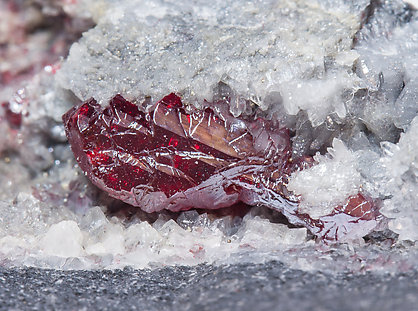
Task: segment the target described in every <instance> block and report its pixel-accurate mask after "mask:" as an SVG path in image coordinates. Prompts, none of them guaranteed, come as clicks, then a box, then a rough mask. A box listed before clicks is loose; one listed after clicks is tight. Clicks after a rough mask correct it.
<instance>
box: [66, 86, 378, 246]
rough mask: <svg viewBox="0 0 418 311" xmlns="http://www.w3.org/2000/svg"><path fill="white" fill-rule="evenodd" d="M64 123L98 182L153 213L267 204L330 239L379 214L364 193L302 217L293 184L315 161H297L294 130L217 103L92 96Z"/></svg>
mask: <svg viewBox="0 0 418 311" xmlns="http://www.w3.org/2000/svg"><path fill="white" fill-rule="evenodd" d="M63 120H64V124H65V128H66V133H67V137H68V140H69V142H70V144H71V148H72V150H73V153H74V154H75V156H76V159H77V162H78V163H79V165H80V167H81V169H82V170H83V171H84V172H85V174H86V175H87V176H88V177H89V178H90V180H91V181H92V182H93V183H94V184H95V185H96V186H98V187H99V188H101V189H102V190H104V191H106V192H107V193H109V194H110V195H111V196H113V197H115V198H118V199H120V200H122V201H124V202H127V203H129V204H131V205H134V206H138V207H140V208H142V209H143V210H145V211H147V212H154V211H160V210H162V209H168V210H171V211H180V210H187V209H191V208H202V209H219V208H223V207H228V206H232V205H233V204H235V203H237V202H244V203H246V204H250V205H256V204H265V205H267V206H269V207H271V208H273V209H277V210H279V211H280V212H282V213H283V214H284V215H285V216H286V217H287V218H288V219H289V221H290V222H291V223H294V224H301V225H305V226H306V227H308V228H309V229H310V230H311V231H312V232H313V233H314V234H316V235H318V236H322V237H324V238H328V239H338V238H339V236H338V234H339V233H338V230H339V228H340V226H341V225H345V223H346V222H347V221H348V222H350V221H353V222H362V221H364V222H367V221H369V220H371V219H374V218H375V216H376V215H375V214H373V213H372V210H373V209H372V206H373V204H372V202H371V201H370V200H367V199H366V198H364V197H363V196H362V195H360V194H359V195H358V196H357V197H353V198H350V199H349V200H348V201H347V204H346V205H345V206H341V207H337V208H336V209H335V210H334V213H333V214H332V215H329V216H327V217H329V218H326V217H324V218H321V219H317V220H313V219H311V218H310V217H309V216H308V215H300V214H298V212H297V200H298V198H297V197H295V196H294V195H292V194H291V193H289V192H288V191H287V189H286V183H287V180H288V177H289V175H290V174H291V173H292V172H294V171H295V170H299V169H303V168H304V167H306V166H310V165H312V162H313V160H312V158H311V157H305V158H304V159H300V160H298V161H293V160H292V158H291V140H290V136H289V132H288V130H287V129H286V128H283V127H280V126H279V125H278V124H273V123H272V122H269V121H266V120H261V119H258V120H255V121H251V122H250V121H245V120H239V119H235V118H233V117H232V115H229V114H224V115H221V114H217V113H215V112H214V111H213V110H212V109H209V108H208V109H206V110H203V111H200V110H194V111H192V112H186V110H185V108H184V107H183V104H182V101H181V99H180V97H178V96H177V95H175V94H173V93H172V94H169V95H168V96H166V97H164V98H163V99H162V100H161V101H159V102H158V103H156V105H155V106H154V107H153V109H151V111H150V112H147V113H146V112H144V111H142V110H141V109H140V108H139V106H137V105H135V104H133V103H131V102H129V101H127V100H125V99H124V98H123V97H122V96H121V95H116V96H115V97H114V98H113V99H111V100H110V103H109V105H108V106H107V107H101V106H100V105H99V104H98V103H97V102H96V101H95V100H94V99H90V100H88V101H86V102H84V103H83V104H82V105H80V106H79V107H74V108H73V109H71V110H70V111H68V112H67V113H66V114H65V115H64V116H63ZM338 215H344V217H345V218H344V219H343V220H341V219H342V218H341V217H339V218H338V217H336V216H338ZM340 218H341V219H340ZM335 220H337V221H335ZM340 221H342V223H341V224H340V223H339V222H340ZM334 222H335V223H334ZM335 230H336V231H335ZM340 231H341V230H340Z"/></svg>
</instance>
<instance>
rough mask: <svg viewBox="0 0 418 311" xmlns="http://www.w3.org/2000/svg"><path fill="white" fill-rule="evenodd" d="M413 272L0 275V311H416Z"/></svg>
mask: <svg viewBox="0 0 418 311" xmlns="http://www.w3.org/2000/svg"><path fill="white" fill-rule="evenodd" d="M417 280H418V271H417V270H415V271H409V272H404V273H402V272H401V273H398V274H394V275H390V274H376V273H365V274H355V275H353V274H348V273H342V274H335V275H330V274H326V273H321V272H303V271H300V270H293V269H288V268H286V267H285V266H284V265H283V264H281V263H279V262H274V261H273V262H269V263H266V264H258V265H254V264H239V265H231V266H218V267H215V266H209V265H200V266H195V267H180V266H179V267H174V268H173V267H167V268H163V269H156V270H133V269H125V270H115V271H109V270H104V271H103V270H102V271H57V270H41V269H35V268H21V269H1V268H0V309H1V310H159V311H161V310H199V311H200V310H217V311H221V310H299V311H302V310H310V311H316V310H318V311H319V310H321V311H323V310H340V311H344V310H368V311H373V310H379V311H384V310H416V306H417V304H418V295H417V292H418V281H417Z"/></svg>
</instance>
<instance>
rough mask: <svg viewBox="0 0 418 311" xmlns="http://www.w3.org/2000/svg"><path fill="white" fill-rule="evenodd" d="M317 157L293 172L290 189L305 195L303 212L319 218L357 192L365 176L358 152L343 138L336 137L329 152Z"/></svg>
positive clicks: (302, 206) (300, 208)
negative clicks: (344, 141) (358, 158)
mask: <svg viewBox="0 0 418 311" xmlns="http://www.w3.org/2000/svg"><path fill="white" fill-rule="evenodd" d="M314 158H315V160H316V161H317V162H318V164H316V165H314V166H312V167H311V168H309V169H305V170H303V171H299V172H296V173H293V174H292V176H291V179H290V182H289V184H288V189H289V190H291V191H293V192H294V193H295V194H296V195H299V196H300V197H301V204H300V206H299V210H300V211H301V212H304V213H308V214H309V215H310V216H311V217H312V218H318V217H320V216H324V215H327V214H329V213H330V212H331V211H332V210H333V209H334V208H335V206H336V205H338V204H341V203H344V201H345V200H346V199H347V198H348V197H349V196H351V195H355V194H357V193H358V192H359V189H360V182H361V178H360V174H359V173H358V171H357V164H356V158H355V156H354V153H353V152H351V151H350V150H349V149H348V148H347V147H346V146H345V145H344V143H343V142H342V141H341V140H338V139H334V141H333V146H332V148H329V149H328V154H327V155H325V156H322V155H320V154H317V155H316V156H315V157H314Z"/></svg>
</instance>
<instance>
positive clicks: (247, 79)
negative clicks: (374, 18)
mask: <svg viewBox="0 0 418 311" xmlns="http://www.w3.org/2000/svg"><path fill="white" fill-rule="evenodd" d="M366 5H367V1H359V2H358V4H356V5H352V4H349V1H303V0H298V1H293V0H292V1H288V0H281V1H272V0H264V1H255V2H252V1H224V0H223V1H220V0H219V1H209V2H208V1H199V0H195V1H182V2H180V3H179V1H109V3H107V6H108V7H109V8H108V10H107V11H106V13H104V14H103V16H102V17H101V18H100V19H99V20H98V25H97V26H96V27H95V28H93V29H91V30H90V31H88V32H86V33H85V34H84V35H83V38H82V39H81V40H80V41H79V42H78V43H75V44H74V45H73V46H72V48H71V51H70V55H69V57H68V59H67V60H66V62H65V63H64V64H63V68H62V70H61V71H60V72H59V74H58V79H59V81H60V83H61V85H62V86H63V87H64V88H67V89H70V90H71V91H72V92H74V94H75V95H77V96H78V97H79V98H81V99H83V100H85V99H88V98H90V97H94V98H95V99H97V100H99V101H100V102H102V103H103V102H106V100H108V99H109V98H111V97H112V96H113V95H114V94H117V93H121V94H124V96H126V97H128V98H129V99H141V98H144V97H145V96H151V97H152V98H153V100H158V99H161V98H162V97H163V96H165V95H167V94H169V93H171V92H176V93H178V94H181V95H182V98H183V99H184V100H185V101H186V102H188V103H191V104H194V103H195V102H200V103H202V101H203V100H204V99H206V100H209V101H211V100H212V98H213V89H214V88H215V87H216V86H217V84H218V83H219V82H224V83H226V84H227V85H229V87H230V88H231V89H232V90H231V93H232V94H231V95H232V97H233V100H232V101H231V102H232V103H231V110H232V112H233V113H234V114H235V115H239V114H241V113H242V112H244V111H245V110H246V105H247V103H246V102H247V101H249V102H250V103H253V104H255V105H257V106H259V107H260V108H261V109H263V110H266V109H269V108H274V107H272V106H274V105H275V104H276V105H277V104H278V103H277V102H271V101H268V100H266V97H268V95H269V94H271V93H274V92H279V93H280V94H281V97H282V100H283V104H284V106H285V109H286V112H288V113H289V114H296V113H297V112H298V111H299V110H300V109H304V110H305V111H307V113H308V115H309V117H310V120H311V121H312V123H313V124H315V125H318V124H320V123H322V122H323V121H324V118H325V117H326V115H327V114H328V113H329V112H331V111H336V112H337V114H338V115H339V116H341V117H344V116H345V114H346V110H345V107H344V101H343V100H342V99H341V94H342V93H343V91H344V90H353V89H354V90H355V89H357V88H359V87H360V84H361V81H360V79H359V78H358V77H357V75H356V74H354V73H353V72H352V70H351V67H352V66H353V64H354V62H355V61H356V59H357V58H358V54H357V53H356V52H355V51H352V50H351V46H352V41H353V37H354V35H355V33H356V32H357V31H358V30H359V28H360V25H361V11H362V10H364V8H365V7H366ZM103 6H106V4H103ZM326 61H329V62H331V63H333V64H335V66H333V68H327V66H326V64H325V63H326Z"/></svg>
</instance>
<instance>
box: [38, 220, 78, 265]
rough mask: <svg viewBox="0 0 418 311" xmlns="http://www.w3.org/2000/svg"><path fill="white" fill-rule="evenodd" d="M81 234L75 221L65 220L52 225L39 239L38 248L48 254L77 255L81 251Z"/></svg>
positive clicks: (60, 255)
mask: <svg viewBox="0 0 418 311" xmlns="http://www.w3.org/2000/svg"><path fill="white" fill-rule="evenodd" d="M82 241H83V235H82V233H81V231H80V228H79V227H78V225H77V223H76V222H75V221H70V220H65V221H61V222H59V223H57V224H54V225H52V226H51V227H50V228H49V230H48V232H47V233H46V234H45V236H44V237H43V238H42V239H41V240H40V242H39V244H40V248H41V250H43V251H44V252H45V253H46V254H48V255H53V256H59V257H78V256H81V255H82V253H83V248H82V244H81V243H82Z"/></svg>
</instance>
